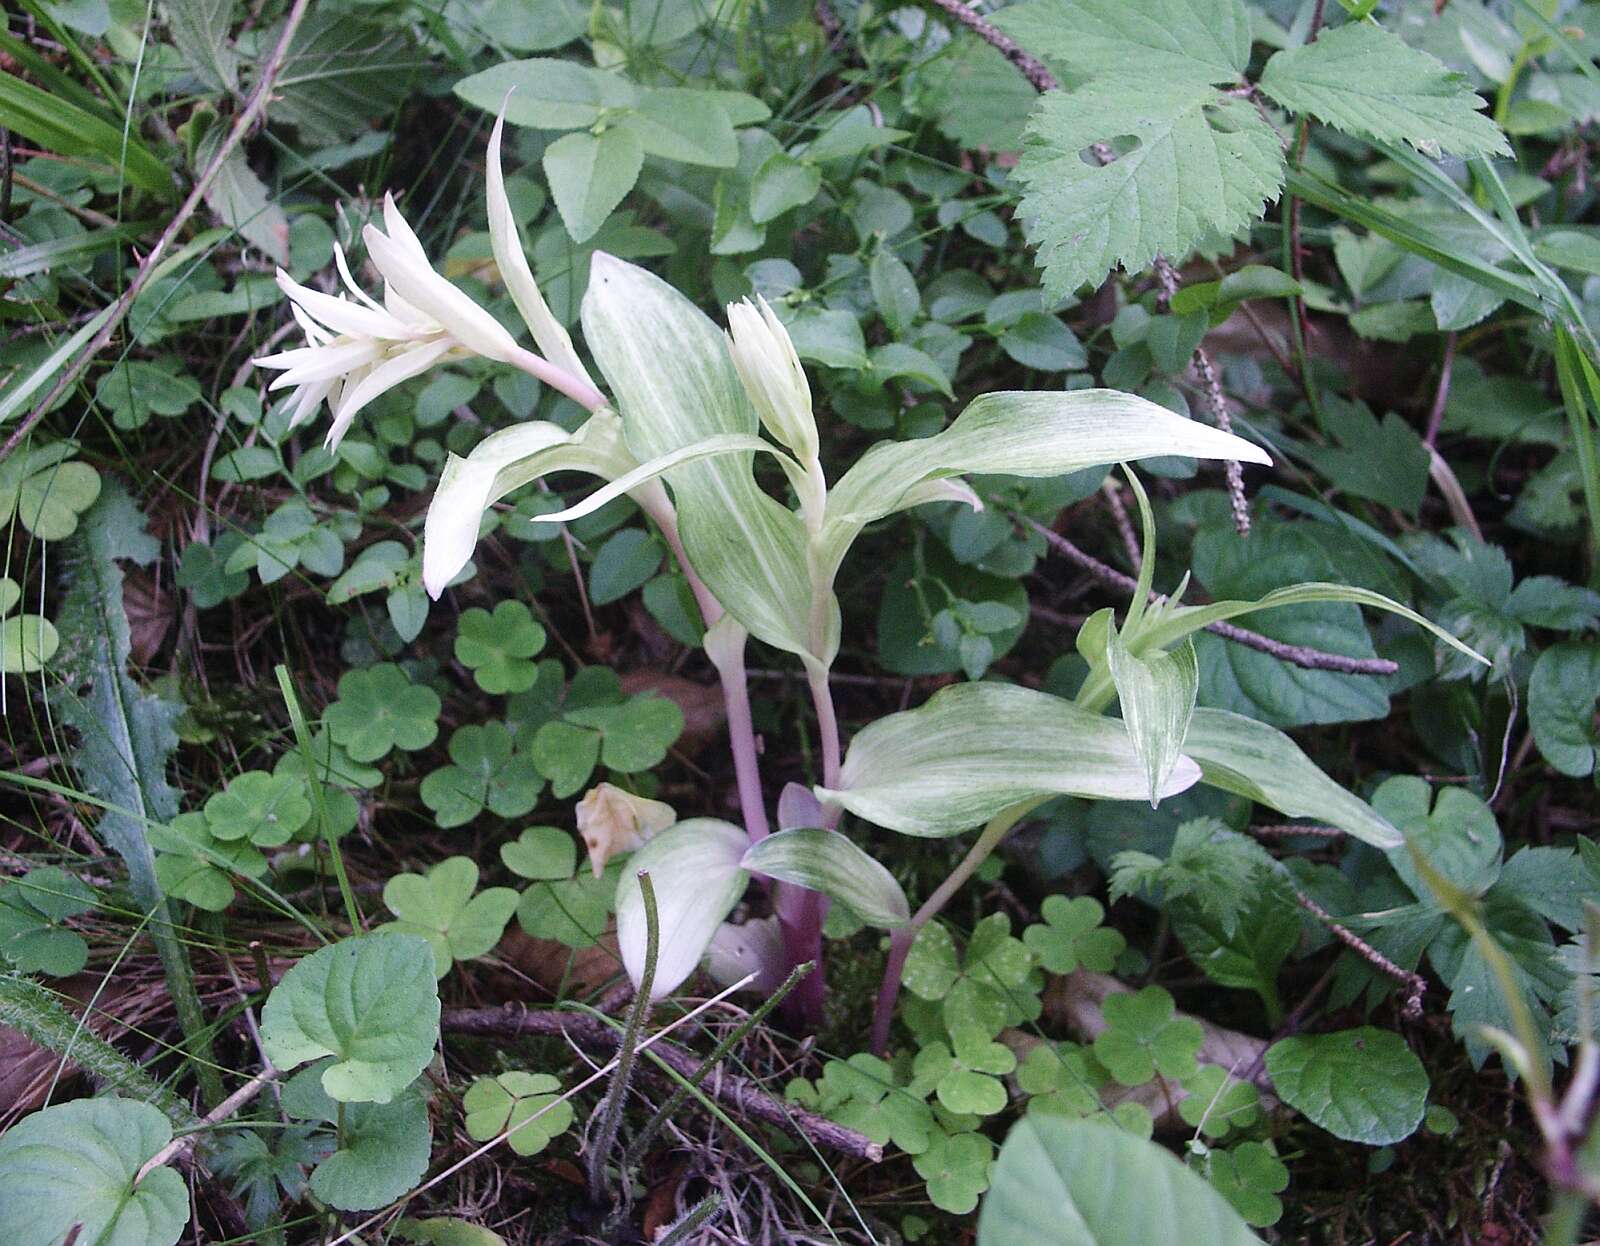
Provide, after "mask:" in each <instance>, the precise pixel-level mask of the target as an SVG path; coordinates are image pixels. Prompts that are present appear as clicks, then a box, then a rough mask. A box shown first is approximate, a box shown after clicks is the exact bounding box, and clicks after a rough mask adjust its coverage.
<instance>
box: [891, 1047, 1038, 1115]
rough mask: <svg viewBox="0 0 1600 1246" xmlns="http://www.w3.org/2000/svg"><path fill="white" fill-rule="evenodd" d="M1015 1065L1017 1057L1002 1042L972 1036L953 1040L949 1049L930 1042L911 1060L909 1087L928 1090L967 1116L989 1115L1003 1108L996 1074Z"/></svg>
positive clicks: (1002, 1085) (1004, 1099) (1002, 1093)
mask: <svg viewBox="0 0 1600 1246" xmlns="http://www.w3.org/2000/svg"><path fill="white" fill-rule="evenodd" d="M1016 1067H1017V1058H1016V1056H1015V1055H1013V1054H1012V1052H1011V1049H1010V1048H1009V1047H1006V1046H1005V1045H1004V1044H1002V1043H995V1042H990V1041H989V1039H988V1038H987V1037H986V1036H984V1037H978V1036H974V1035H965V1036H962V1037H961V1038H958V1039H957V1041H956V1047H955V1050H954V1051H952V1050H951V1049H950V1048H949V1047H947V1046H946V1045H945V1044H944V1043H930V1044H929V1045H928V1046H926V1047H924V1048H922V1050H921V1051H919V1052H917V1057H916V1060H915V1061H913V1063H912V1079H911V1084H912V1086H913V1088H917V1089H922V1090H923V1093H927V1090H928V1089H931V1090H932V1091H933V1093H934V1094H935V1095H936V1096H937V1097H938V1100H939V1102H940V1103H942V1104H943V1105H944V1106H945V1107H946V1108H948V1109H949V1110H950V1111H952V1112H958V1113H961V1114H962V1115H967V1116H993V1115H994V1114H995V1113H996V1112H1001V1111H1004V1110H1005V1106H1006V1102H1007V1095H1006V1087H1005V1083H1004V1082H1002V1081H1001V1080H1000V1077H1001V1076H1003V1075H1004V1074H1006V1073H1009V1072H1011V1071H1012V1070H1013V1069H1015V1068H1016Z"/></svg>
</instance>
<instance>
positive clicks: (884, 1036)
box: [868, 797, 1046, 1056]
mask: <svg viewBox="0 0 1600 1246" xmlns="http://www.w3.org/2000/svg"><path fill="white" fill-rule="evenodd" d="M1045 799H1046V798H1044V797H1040V798H1038V799H1036V800H1025V801H1022V802H1021V803H1020V804H1015V805H1012V806H1011V807H1010V808H1009V809H1002V810H1001V811H1000V812H999V813H997V814H995V815H994V817H992V818H990V819H989V824H988V825H987V826H985V827H984V828H983V834H981V835H979V836H978V838H977V841H976V842H975V843H974V844H973V845H972V847H971V848H970V849H968V851H967V855H966V856H964V857H963V858H961V864H960V865H958V866H956V868H955V869H953V870H951V871H950V876H949V877H948V878H946V879H945V880H944V882H942V883H940V884H939V885H938V886H937V887H936V888H934V891H933V894H932V895H930V896H929V897H928V898H927V899H926V900H924V901H923V903H922V907H921V908H919V909H918V910H917V911H916V912H915V913H914V914H912V917H911V920H910V921H909V922H907V923H906V924H905V925H904V926H902V927H900V929H898V930H896V931H895V932H894V933H893V934H892V935H890V936H889V960H888V962H887V963H886V964H885V965H884V967H883V981H882V982H881V983H880V984H879V986H878V1004H877V1008H876V1009H875V1010H874V1012H873V1015H872V1045H871V1047H870V1048H869V1049H868V1050H870V1051H871V1052H872V1053H873V1054H874V1055H876V1056H881V1055H883V1054H884V1053H885V1052H887V1051H888V1050H889V1026H890V1025H891V1024H892V1023H893V1021H894V1006H895V1003H896V1002H897V1001H898V1000H899V998H900V980H901V978H902V977H903V976H904V974H905V968H906V957H907V956H909V955H910V954H911V945H912V944H913V943H915V942H916V941H917V932H918V931H920V930H921V929H922V928H923V927H924V926H926V925H927V924H928V923H929V922H931V921H932V920H933V919H934V918H935V917H937V916H938V915H939V914H940V912H942V911H943V909H944V906H945V905H946V904H948V903H950V899H951V897H952V896H954V895H955V894H956V892H958V891H960V890H961V887H962V884H964V883H965V882H966V881H967V879H969V878H971V877H972V876H973V874H975V873H976V872H977V869H978V867H979V866H980V865H982V864H983V863H984V862H985V861H987V860H988V859H989V856H990V854H991V853H993V852H994V850H995V849H996V848H998V847H999V846H1000V843H1001V841H1002V840H1004V839H1005V837H1006V836H1007V835H1009V834H1010V833H1011V830H1012V828H1013V827H1015V826H1016V825H1017V823H1018V822H1020V821H1022V819H1023V818H1025V817H1027V816H1028V814H1030V813H1032V812H1033V811H1034V810H1035V809H1037V808H1038V807H1039V806H1040V805H1042V804H1044V802H1045Z"/></svg>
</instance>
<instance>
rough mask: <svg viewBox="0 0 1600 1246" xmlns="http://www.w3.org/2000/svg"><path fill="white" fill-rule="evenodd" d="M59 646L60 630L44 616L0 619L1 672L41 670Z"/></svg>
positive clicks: (17, 615)
mask: <svg viewBox="0 0 1600 1246" xmlns="http://www.w3.org/2000/svg"><path fill="white" fill-rule="evenodd" d="M9 582H10V581H7V583H9ZM59 648H61V636H60V633H58V632H57V631H56V626H55V624H54V623H52V622H50V620H49V619H47V618H45V617H44V616H43V615H39V614H14V615H12V616H11V617H10V618H8V619H5V620H3V621H0V674H5V675H32V674H33V673H34V672H36V671H42V670H43V669H44V668H45V665H46V664H47V663H48V662H49V661H50V659H51V658H53V657H55V655H56V650H58V649H59Z"/></svg>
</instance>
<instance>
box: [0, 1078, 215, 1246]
mask: <svg viewBox="0 0 1600 1246" xmlns="http://www.w3.org/2000/svg"><path fill="white" fill-rule="evenodd" d="M170 1141H172V1126H171V1124H169V1123H168V1121H167V1118H166V1117H165V1116H164V1115H162V1114H161V1113H160V1112H159V1111H157V1110H156V1109H155V1108H153V1107H151V1106H150V1105H149V1104H147V1103H135V1102H133V1101H132V1100H129V1099H116V1098H105V1099H79V1100H76V1101H75V1102H72V1103H63V1104H60V1105H58V1106H56V1107H53V1108H46V1109H44V1111H42V1112H35V1113H34V1114H33V1115H32V1116H29V1117H26V1118H25V1119H23V1120H22V1121H20V1122H19V1123H18V1124H16V1125H13V1126H12V1127H11V1128H10V1129H8V1130H7V1131H6V1132H5V1133H4V1134H3V1135H0V1238H3V1239H4V1240H5V1241H6V1242H7V1244H8V1246H59V1243H61V1242H62V1241H64V1240H66V1238H67V1237H68V1236H69V1235H71V1233H72V1231H73V1229H74V1227H77V1228H78V1234H77V1240H78V1241H79V1242H82V1243H85V1244H87V1243H91V1242H92V1243H94V1244H95V1246H172V1244H173V1243H174V1242H176V1241H177V1240H178V1236H179V1234H181V1233H182V1232H183V1227H184V1225H186V1224H188V1223H189V1194H188V1191H187V1189H186V1188H185V1187H184V1184H183V1178H181V1177H180V1176H178V1174H177V1173H175V1172H174V1171H173V1170H172V1169H170V1168H167V1167H159V1168H155V1169H152V1170H151V1171H150V1172H148V1173H146V1174H145V1176H144V1179H143V1180H142V1181H140V1182H139V1183H138V1185H137V1186H135V1185H134V1178H135V1177H136V1176H137V1175H138V1173H139V1169H140V1168H142V1167H143V1166H144V1164H145V1162H146V1161H147V1160H149V1159H150V1158H151V1157H152V1156H154V1155H155V1154H156V1152H157V1151H159V1150H161V1148H162V1147H164V1146H166V1145H167V1143H168V1142H170Z"/></svg>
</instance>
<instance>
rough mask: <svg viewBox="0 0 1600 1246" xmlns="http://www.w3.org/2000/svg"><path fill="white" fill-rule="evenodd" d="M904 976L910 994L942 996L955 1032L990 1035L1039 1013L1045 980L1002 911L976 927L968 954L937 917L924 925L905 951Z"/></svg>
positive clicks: (947, 1021) (947, 1022)
mask: <svg viewBox="0 0 1600 1246" xmlns="http://www.w3.org/2000/svg"><path fill="white" fill-rule="evenodd" d="M903 981H904V983H905V987H906V990H907V991H909V992H911V994H913V995H916V996H918V997H919V998H921V999H925V1000H930V1001H932V1000H938V1001H942V1003H941V1009H942V1013H943V1017H944V1023H945V1026H946V1028H947V1029H948V1030H949V1032H950V1033H951V1034H952V1035H957V1034H964V1033H980V1032H981V1034H982V1036H983V1037H984V1038H991V1037H993V1036H994V1035H996V1034H998V1033H999V1032H1000V1031H1001V1030H1002V1029H1004V1028H1005V1027H1006V1026H1008V1025H1017V1024H1020V1023H1022V1022H1023V1021H1028V1020H1032V1019H1034V1018H1036V1017H1037V1016H1038V1015H1039V999H1038V996H1039V991H1040V990H1041V989H1042V987H1043V982H1042V980H1041V979H1040V978H1039V975H1038V974H1037V973H1036V972H1035V970H1034V968H1033V954H1032V953H1031V952H1030V951H1029V950H1028V948H1027V945H1026V944H1024V943H1023V942H1022V940H1020V939H1017V938H1015V937H1013V936H1012V934H1011V919H1010V918H1008V917H1007V916H1006V915H1005V914H1004V913H995V914H991V915H990V916H989V917H986V918H984V919H983V920H982V921H980V922H979V923H978V924H977V925H976V926H975V927H974V928H973V931H972V938H971V939H970V940H968V942H967V949H966V955H965V957H958V955H957V953H956V948H955V942H954V940H953V939H952V938H951V936H950V933H949V931H947V930H945V929H944V928H943V927H942V926H939V925H937V924H936V923H929V924H928V925H926V926H924V927H923V928H922V929H921V930H920V931H919V932H918V933H917V938H916V941H915V942H914V943H912V945H911V952H910V953H909V955H908V956H907V957H906V966H905V973H904V976H903Z"/></svg>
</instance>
